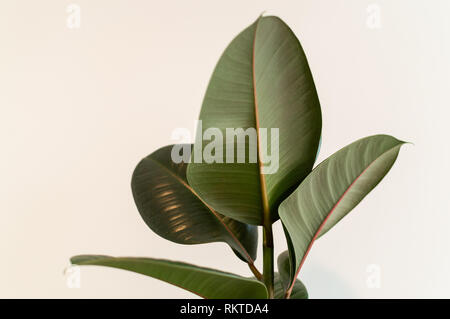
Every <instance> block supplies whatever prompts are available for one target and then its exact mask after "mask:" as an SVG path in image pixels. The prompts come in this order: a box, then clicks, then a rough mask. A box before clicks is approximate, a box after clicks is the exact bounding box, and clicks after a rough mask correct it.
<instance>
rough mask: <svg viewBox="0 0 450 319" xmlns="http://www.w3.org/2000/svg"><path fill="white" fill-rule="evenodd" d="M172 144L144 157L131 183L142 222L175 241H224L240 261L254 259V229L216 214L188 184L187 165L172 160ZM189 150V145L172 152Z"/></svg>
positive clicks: (256, 240)
mask: <svg viewBox="0 0 450 319" xmlns="http://www.w3.org/2000/svg"><path fill="white" fill-rule="evenodd" d="M172 149H173V145H169V146H165V147H163V148H160V149H159V150H157V151H155V152H153V153H152V154H151V155H149V156H147V157H146V158H144V159H143V160H142V161H141V162H140V163H139V164H138V165H137V167H136V169H135V171H134V173H133V178H132V182H131V187H132V191H133V197H134V200H135V202H136V206H137V208H138V210H139V213H140V214H141V216H142V218H143V219H144V221H145V223H146V224H147V225H148V226H149V227H150V228H151V229H152V230H153V231H154V232H155V233H157V234H158V235H160V236H161V237H163V238H165V239H168V240H170V241H173V242H175V243H179V244H202V243H210V242H226V243H228V244H229V245H230V246H231V247H232V248H233V250H234V251H235V253H236V254H237V255H238V256H239V257H240V258H241V259H242V260H244V261H247V262H249V263H253V261H254V260H255V259H256V249H257V244H258V231H257V228H256V227H255V226H251V225H246V224H243V223H241V222H238V221H235V220H233V219H231V218H229V217H225V216H223V215H220V214H219V213H217V212H216V211H214V210H213V209H212V208H211V207H210V206H209V205H207V204H206V203H205V202H204V201H203V200H202V199H201V198H200V197H199V196H198V195H197V193H196V192H195V191H194V190H193V189H192V188H191V187H190V186H189V185H188V182H187V180H186V167H187V164H186V163H184V162H181V163H179V164H177V163H174V162H173V161H172V157H171V152H172ZM182 150H184V151H185V152H190V150H191V145H189V144H184V145H177V147H176V148H175V149H174V151H177V152H178V151H180V152H181V151H182Z"/></svg>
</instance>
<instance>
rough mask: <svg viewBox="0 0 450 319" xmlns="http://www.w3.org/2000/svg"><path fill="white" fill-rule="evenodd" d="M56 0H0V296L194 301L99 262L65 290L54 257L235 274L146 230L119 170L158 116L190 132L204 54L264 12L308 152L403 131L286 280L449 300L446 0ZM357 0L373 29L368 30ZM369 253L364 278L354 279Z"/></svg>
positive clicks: (224, 260) (224, 254) (328, 294)
mask: <svg viewBox="0 0 450 319" xmlns="http://www.w3.org/2000/svg"><path fill="white" fill-rule="evenodd" d="M70 3H71V2H69V1H60V0H58V1H56V0H55V1H18V0H14V1H13V0H9V1H2V2H1V4H0V46H1V47H0V133H1V134H0V140H1V157H0V179H1V182H0V218H1V221H0V261H1V262H0V297H25V298H28V297H42V298H47V297H56V298H78V297H83V298H91V297H98V298H100V297H105V298H107V297H113V298H119V297H120V298H122V297H124V298H128V297H130V298H131V297H134V298H144V297H149V298H170V297H177V298H185V297H193V295H192V294H190V293H188V292H184V291H183V290H180V289H178V288H175V287H172V286H170V285H168V284H166V283H163V282H160V281H157V280H154V279H151V278H147V277H144V276H141V275H137V274H133V273H129V272H126V271H120V270H115V269H108V268H100V267H87V268H83V269H82V271H81V288H78V289H77V288H68V287H67V275H64V269H65V268H66V267H68V266H69V258H70V256H72V255H76V254H82V253H94V254H95V253H100V254H109V255H114V256H151V257H159V258H168V259H174V260H181V261H188V262H191V263H195V264H198V265H203V266H210V267H216V268H219V269H222V270H228V271H232V272H236V273H239V274H242V275H250V272H249V271H248V269H247V267H246V265H245V264H244V263H242V262H240V261H239V260H238V259H236V258H235V257H234V255H233V253H232V252H231V250H230V249H229V248H228V247H227V246H226V245H225V244H221V243H216V244H208V245H200V246H181V245H177V244H174V243H171V242H168V241H166V240H164V239H161V238H159V237H157V236H156V235H155V234H153V233H152V232H151V231H150V230H149V229H148V228H147V227H146V225H145V224H144V222H143V221H142V220H141V218H140V216H139V214H138V212H137V210H136V208H135V205H134V202H133V198H132V195H131V191H130V179H131V174H132V171H133V169H134V167H135V165H136V164H137V163H138V161H139V160H140V159H141V158H142V157H144V156H146V155H148V154H149V153H151V152H152V151H154V150H156V149H157V148H159V147H161V146H164V145H167V144H172V143H173V142H174V141H172V140H171V133H172V132H173V130H174V129H175V128H178V127H186V128H188V129H190V130H193V129H194V122H195V120H196V119H197V117H198V113H199V110H200V105H201V102H202V98H203V94H204V92H205V89H206V86H207V83H208V81H209V77H210V75H211V73H212V70H213V68H214V65H215V63H216V62H217V60H218V58H219V56H220V54H221V53H222V51H223V49H224V48H225V47H226V45H227V44H228V43H229V42H230V41H231V39H232V38H233V37H234V36H235V35H236V34H237V33H238V32H240V31H241V30H242V29H243V28H245V27H246V26H247V25H249V24H250V23H252V22H253V21H254V20H255V19H256V18H257V16H258V15H259V14H261V13H262V12H263V11H265V12H266V14H270V15H272V14H273V15H278V16H280V17H281V18H282V19H283V20H284V21H285V22H286V23H287V24H289V26H290V27H291V28H292V30H293V31H294V32H295V33H296V35H297V36H298V37H299V39H300V41H301V43H302V45H303V48H304V50H305V52H306V54H307V56H308V59H309V63H310V67H311V69H312V72H313V76H314V78H315V83H316V86H317V90H318V93H319V97H320V100H321V105H322V111H323V140H322V148H321V153H320V156H319V162H320V161H322V160H323V159H325V158H326V157H327V156H329V155H331V154H332V153H333V152H335V151H337V150H338V149H339V148H341V147H343V146H345V145H347V144H349V143H350V142H352V141H353V140H356V139H358V138H360V137H364V136H367V135H371V134H376V133H386V134H391V135H394V136H395V137H397V138H399V139H402V140H406V141H411V142H413V143H414V145H407V146H406V147H404V148H403V149H402V150H401V152H400V156H399V158H398V160H397V162H396V164H395V165H394V167H393V169H392V170H391V172H390V173H389V174H388V175H387V177H386V178H385V179H384V180H383V181H382V183H381V184H380V185H379V187H378V188H376V189H375V190H374V191H373V192H372V193H371V194H370V195H369V196H368V197H367V198H366V199H365V200H364V201H363V202H362V203H361V204H360V205H359V206H358V207H357V208H356V209H355V210H354V211H353V212H352V213H351V214H350V215H349V216H347V217H346V218H345V219H344V220H343V221H342V222H341V223H339V224H338V225H337V226H336V227H335V229H333V230H332V231H330V232H329V233H328V234H327V235H326V236H325V237H324V238H322V239H320V240H318V241H317V242H316V244H315V245H314V247H313V249H312V251H311V253H310V255H309V258H308V260H307V262H306V264H305V266H304V268H303V270H302V272H301V274H300V277H301V279H302V280H303V281H304V283H305V284H306V286H307V287H308V289H309V293H310V297H311V298H333V297H341V298H369V297H371V298H391V297H395V298H411V297H447V298H448V297H450V291H449V287H450V273H449V269H450V232H449V226H450V214H449V208H450V199H449V194H448V181H449V177H450V169H449V155H450V152H449V146H448V140H447V136H448V121H449V117H450V111H449V107H450V104H449V100H450V99H449V97H448V95H449V89H450V88H449V83H450V51H449V50H450V19H449V16H450V2H449V1H446V0H442V1H438V0H434V1H419V0H417V1H413V0H384V1H381V0H380V1H365V0H342V1H337V0H328V1H325V0H295V1H279V0H277V1H261V0H258V1H242V0H227V1H211V0H209V1H206V0H205V1H194V0H190V1H181V0H180V1H125V0H121V1H99V0H97V1H87V0H83V1H81V0H80V1H78V2H75V3H76V4H78V5H79V6H80V7H81V27H80V28H79V29H69V28H68V27H67V25H66V20H67V17H68V14H67V13H66V8H67V6H68V5H69V4H70ZM370 4H377V5H378V6H379V8H380V10H381V11H380V18H381V20H380V21H381V28H379V29H371V28H369V27H368V25H367V19H368V12H367V8H368V6H369V5H370ZM276 231H277V235H276V245H277V246H276V251H277V253H279V252H281V251H283V250H284V249H285V244H284V238H283V234H282V231H281V227H280V225H279V223H277V224H276ZM260 257H261V254H260V255H259V258H258V266H261V258H260ZM370 265H375V267H376V268H378V269H379V270H380V273H379V275H380V287H379V288H371V287H370V285H369V286H368V285H367V280H368V279H369V278H370V276H371V275H373V273H370V272H367V271H368V270H370V269H371V268H370V267H372V266H370Z"/></svg>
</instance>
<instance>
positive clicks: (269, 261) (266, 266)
mask: <svg viewBox="0 0 450 319" xmlns="http://www.w3.org/2000/svg"><path fill="white" fill-rule="evenodd" d="M273 269H274V267H273V233H272V223H270V222H269V223H266V225H264V227H263V277H264V283H265V285H266V287H267V291H268V293H269V298H270V299H273V278H274V272H273Z"/></svg>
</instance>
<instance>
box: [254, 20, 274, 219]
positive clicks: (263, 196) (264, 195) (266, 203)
mask: <svg viewBox="0 0 450 319" xmlns="http://www.w3.org/2000/svg"><path fill="white" fill-rule="evenodd" d="M260 20H261V17H259V18H258V20H257V21H256V25H255V34H254V37H253V50H252V80H253V98H254V105H255V106H254V110H255V129H256V137H257V141H258V144H257V147H258V170H259V182H260V188H261V201H262V208H263V220H262V223H263V225H264V226H265V227H268V226H269V225H271V224H272V221H271V217H270V210H269V201H268V198H267V186H266V178H265V176H264V174H263V173H262V161H261V138H260V132H259V114H258V101H257V98H256V77H255V45H256V34H257V31H258V25H259V21H260Z"/></svg>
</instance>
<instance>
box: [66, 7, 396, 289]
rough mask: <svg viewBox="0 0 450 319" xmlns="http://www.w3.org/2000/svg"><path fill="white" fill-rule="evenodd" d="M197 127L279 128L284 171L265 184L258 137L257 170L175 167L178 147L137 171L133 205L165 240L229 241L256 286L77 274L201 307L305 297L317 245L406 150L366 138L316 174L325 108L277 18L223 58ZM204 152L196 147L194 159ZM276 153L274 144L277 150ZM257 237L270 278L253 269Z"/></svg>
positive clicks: (165, 274) (172, 265)
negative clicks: (278, 241)
mask: <svg viewBox="0 0 450 319" xmlns="http://www.w3.org/2000/svg"><path fill="white" fill-rule="evenodd" d="M200 120H201V121H202V127H201V128H199V132H198V134H203V133H204V131H205V130H207V129H208V128H216V129H219V130H221V131H222V132H224V133H225V130H226V128H227V127H235V128H236V127H239V128H243V129H247V128H254V129H256V130H257V129H259V128H278V129H279V137H280V138H279V145H278V147H279V150H278V151H279V168H278V170H277V171H276V172H275V173H272V174H265V173H263V171H262V163H263V158H262V154H261V149H260V146H261V145H260V144H261V143H260V142H261V141H260V138H261V136H260V135H259V133H258V137H257V138H258V144H257V147H258V150H257V154H258V160H257V161H256V162H254V163H250V161H245V162H244V163H236V162H235V163H220V161H217V162H213V163H205V162H199V163H197V162H195V161H190V163H185V162H180V163H175V162H174V161H173V160H172V157H171V152H172V150H173V147H172V146H166V147H163V148H160V149H158V150H157V151H155V152H153V153H152V154H150V155H149V156H147V157H145V158H144V159H143V160H142V161H141V162H140V163H139V164H138V165H137V167H136V169H135V171H134V173H133V177H132V183H131V184H132V185H131V186H132V192H133V196H134V200H135V202H136V205H137V208H138V211H139V213H140V214H141V216H142V218H143V220H144V221H145V223H146V224H147V225H148V226H149V227H150V228H151V229H152V230H153V231H154V232H155V233H157V234H158V235H160V236H161V237H163V238H165V239H167V240H170V241H172V242H175V243H179V244H187V245H191V244H203V243H211V242H225V243H227V244H228V245H229V246H230V247H231V249H232V250H233V251H234V253H235V254H236V256H237V257H238V258H239V259H240V260H242V261H243V262H245V263H247V264H248V266H249V268H250V270H251V272H252V273H253V276H252V277H243V276H240V275H235V274H231V273H228V272H223V271H219V270H215V269H209V268H203V267H198V266H194V265H191V264H187V263H183V262H174V261H170V260H161V259H152V258H129V257H126V258H115V257H109V256H102V255H81V256H75V257H73V258H72V259H71V262H72V264H76V265H99V266H108V267H115V268H121V269H126V270H130V271H134V272H137V273H141V274H144V275H147V276H150V277H153V278H157V279H160V280H163V281H165V282H168V283H170V284H173V285H175V286H177V287H180V288H184V289H186V290H188V291H190V292H192V293H195V294H197V295H199V296H201V297H204V298H307V297H308V294H307V291H306V288H305V286H304V285H303V284H302V282H301V281H300V280H299V279H297V277H298V275H299V272H300V269H301V268H302V265H303V264H304V262H305V259H306V256H307V255H308V252H309V250H310V249H311V246H312V245H313V243H314V241H315V240H316V239H317V238H319V237H321V236H322V235H323V234H325V233H326V232H327V231H328V230H329V229H330V228H332V227H333V226H334V225H335V224H336V223H337V222H338V221H339V220H341V219H342V218H343V217H344V216H345V215H347V214H348V213H349V212H350V211H351V210H352V209H353V208H354V207H355V206H356V205H357V204H358V203H359V202H360V201H361V200H362V199H363V198H364V197H365V196H366V195H367V194H368V193H369V192H370V191H371V190H372V189H373V188H374V187H375V186H376V185H377V184H378V183H379V182H380V180H381V179H382V178H383V177H384V176H385V175H386V174H387V172H388V171H389V170H390V168H391V167H392V165H393V164H394V162H395V160H396V158H397V155H398V152H399V149H400V147H401V146H402V144H404V142H402V141H399V140H397V139H395V138H394V137H391V136H388V135H374V136H369V137H365V138H362V139H360V140H357V141H356V142H354V143H352V144H350V145H348V146H346V147H344V148H342V149H341V150H339V151H338V152H336V153H335V154H333V155H331V156H330V157H329V158H327V159H326V160H324V161H323V162H322V163H320V164H318V165H317V166H316V167H315V168H314V169H313V166H314V162H315V160H316V158H317V153H318V150H319V144H320V141H321V129H322V118H321V109H320V104H319V98H318V96H317V92H316V88H315V85H314V81H313V77H312V74H311V71H310V68H309V66H308V63H307V59H306V56H305V53H304V51H303V49H302V47H301V45H300V43H299V41H298V39H297V38H296V36H295V35H294V33H293V32H292V31H291V29H290V28H289V27H288V26H287V25H286V24H285V23H284V22H283V21H282V20H281V19H279V18H278V17H274V16H261V17H259V18H258V19H257V20H256V21H255V22H254V23H253V24H251V25H250V26H249V27H247V28H246V29H245V30H243V31H242V32H241V33H240V34H239V35H238V36H236V37H235V38H234V40H233V41H232V42H231V43H230V44H229V46H228V47H227V48H226V49H225V51H224V53H223V55H222V56H221V58H220V59H219V62H218V63H217V66H216V68H215V70H214V73H213V75H212V78H211V80H210V83H209V86H208V88H207V91H206V95H205V97H204V101H203V105H202V109H201V113H200ZM198 143H200V144H201V145H198ZM204 143H206V142H205V141H204V140H200V141H199V142H198V141H196V145H195V146H194V148H195V147H204V146H205V145H203V144H204ZM223 143H224V144H225V143H226V142H223ZM245 143H246V144H248V143H249V141H248V140H246V141H245ZM223 146H225V145H223ZM246 146H249V147H250V146H251V145H246ZM269 146H272V147H274V146H275V145H270V141H269ZM182 147H186V145H182ZM187 147H188V148H191V147H192V146H189V145H187ZM235 156H236V155H235ZM247 159H248V157H247ZM278 219H281V222H282V224H283V228H284V233H285V237H286V240H287V244H288V245H287V246H288V248H289V249H288V251H285V252H283V253H282V254H281V255H280V256H278V259H277V264H278V265H277V266H278V272H275V266H274V264H275V261H274V240H273V238H274V236H273V233H272V224H273V223H274V222H276V221H277V220H278ZM258 227H261V228H262V233H263V240H262V248H263V249H262V251H263V262H262V264H263V270H262V272H260V271H259V270H258V269H257V268H256V266H255V259H256V250H257V243H258Z"/></svg>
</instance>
